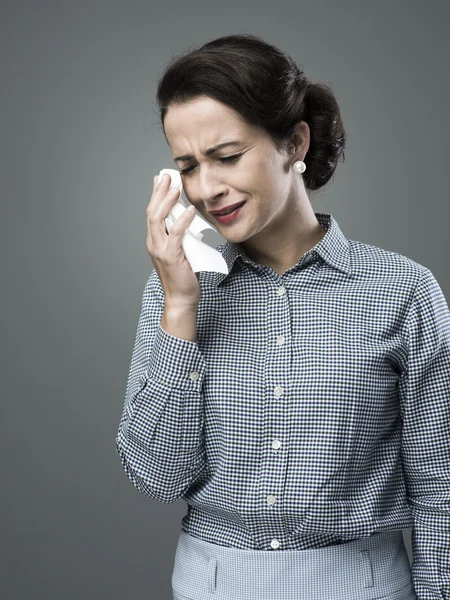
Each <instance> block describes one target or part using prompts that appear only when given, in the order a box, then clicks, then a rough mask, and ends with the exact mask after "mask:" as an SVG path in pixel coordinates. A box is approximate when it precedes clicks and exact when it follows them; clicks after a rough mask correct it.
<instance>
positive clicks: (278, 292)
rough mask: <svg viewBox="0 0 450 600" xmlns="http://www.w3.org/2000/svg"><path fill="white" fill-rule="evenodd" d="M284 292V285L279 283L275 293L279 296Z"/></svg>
mask: <svg viewBox="0 0 450 600" xmlns="http://www.w3.org/2000/svg"><path fill="white" fill-rule="evenodd" d="M285 293H286V288H285V287H284V285H280V287H279V288H278V289H277V294H278V295H279V296H284V294H285Z"/></svg>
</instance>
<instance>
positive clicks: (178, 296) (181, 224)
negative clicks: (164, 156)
mask: <svg viewBox="0 0 450 600" xmlns="http://www.w3.org/2000/svg"><path fill="white" fill-rule="evenodd" d="M157 179H158V177H157V176H155V177H154V178H153V192H152V196H151V198H150V202H149V204H148V206H147V209H146V214H147V244H146V245H147V250H148V253H149V254H150V256H151V259H152V262H153V266H154V267H155V270H156V272H157V273H158V276H159V279H160V281H161V284H162V286H163V289H164V296H165V302H166V305H170V306H173V307H175V306H177V307H180V308H196V307H197V306H198V303H199V302H200V295H201V289H200V284H199V274H198V273H194V271H193V270H192V267H191V265H190V264H189V262H188V260H187V258H186V256H185V254H184V251H183V248H182V246H181V240H182V239H183V235H184V232H185V231H186V229H187V228H188V227H189V224H190V222H191V221H192V219H193V217H194V215H195V210H194V211H192V212H190V211H188V210H185V211H184V213H182V214H181V215H180V216H179V217H178V219H177V220H176V221H175V222H174V224H173V225H172V227H171V228H170V232H168V231H167V229H166V224H165V221H164V219H165V218H166V217H167V216H168V215H169V213H170V211H171V209H172V206H173V205H174V204H175V203H176V202H177V201H178V197H179V193H180V190H179V188H175V189H173V190H171V192H170V193H168V190H169V187H170V175H169V174H168V173H164V176H163V178H162V180H161V181H160V182H159V184H158V185H156V181H157Z"/></svg>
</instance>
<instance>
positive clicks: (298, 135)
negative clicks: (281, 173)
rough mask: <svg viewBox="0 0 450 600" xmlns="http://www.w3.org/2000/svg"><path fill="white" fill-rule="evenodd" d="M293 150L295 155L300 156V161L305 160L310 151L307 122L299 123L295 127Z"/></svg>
mask: <svg viewBox="0 0 450 600" xmlns="http://www.w3.org/2000/svg"><path fill="white" fill-rule="evenodd" d="M291 139H292V148H293V152H294V153H295V154H298V155H299V156H298V157H297V158H299V159H300V160H303V159H304V157H305V156H306V153H307V152H308V149H309V140H310V131H309V125H308V123H307V122H306V121H299V122H298V123H297V124H296V125H295V129H294V132H293V134H292V138H291Z"/></svg>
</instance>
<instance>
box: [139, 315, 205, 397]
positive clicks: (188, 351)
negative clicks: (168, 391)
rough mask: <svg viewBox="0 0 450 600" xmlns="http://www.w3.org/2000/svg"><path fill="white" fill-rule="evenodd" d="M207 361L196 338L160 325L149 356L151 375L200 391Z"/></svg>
mask: <svg viewBox="0 0 450 600" xmlns="http://www.w3.org/2000/svg"><path fill="white" fill-rule="evenodd" d="M205 373H206V361H205V359H204V357H203V355H202V353H201V352H200V349H199V347H198V345H197V343H196V342H192V341H190V340H184V339H182V338H179V337H176V336H174V335H172V334H170V333H167V331H165V329H163V328H162V327H161V325H158V329H157V331H156V335H155V339H154V343H153V350H152V354H151V356H150V361H149V366H148V375H149V378H150V379H155V380H157V381H159V382H161V383H163V384H164V385H168V386H169V387H175V388H180V389H185V390H192V391H196V392H199V391H200V390H201V387H202V384H203V379H204V377H205Z"/></svg>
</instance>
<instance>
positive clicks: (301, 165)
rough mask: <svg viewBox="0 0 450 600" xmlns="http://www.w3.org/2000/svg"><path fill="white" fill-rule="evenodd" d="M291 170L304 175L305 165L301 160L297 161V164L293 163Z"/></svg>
mask: <svg viewBox="0 0 450 600" xmlns="http://www.w3.org/2000/svg"><path fill="white" fill-rule="evenodd" d="M293 169H294V171H296V172H297V173H304V172H305V171H306V165H305V163H304V162H303V161H302V160H298V161H297V162H295V163H294V165H293Z"/></svg>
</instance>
